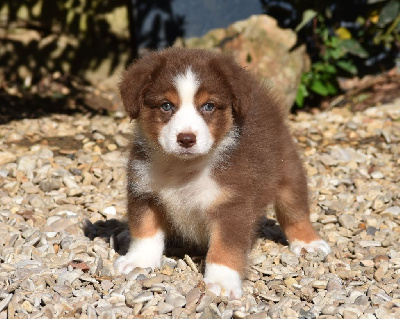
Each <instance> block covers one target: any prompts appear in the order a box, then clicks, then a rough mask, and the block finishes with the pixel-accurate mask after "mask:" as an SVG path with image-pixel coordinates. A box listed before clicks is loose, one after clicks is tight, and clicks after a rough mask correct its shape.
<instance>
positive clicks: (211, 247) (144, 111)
mask: <svg viewBox="0 0 400 319" xmlns="http://www.w3.org/2000/svg"><path fill="white" fill-rule="evenodd" d="M120 92H121V97H122V101H123V104H124V107H125V109H126V111H127V112H128V114H129V116H130V117H131V118H132V119H136V123H135V125H134V140H133V143H132V146H131V152H130V156H129V164H128V187H127V191H128V218H129V227H130V233H131V236H132V241H131V244H130V247H129V251H128V253H127V254H126V255H125V256H121V257H119V258H118V260H117V261H116V264H115V266H116V268H117V270H118V271H119V272H120V273H124V274H126V273H129V272H130V271H132V270H133V269H134V268H135V267H153V268H154V267H160V264H161V258H162V254H163V251H164V242H165V239H166V237H168V236H175V235H176V234H179V235H180V236H182V237H183V238H184V239H186V240H187V241H190V242H193V243H195V244H198V245H203V246H206V247H207V248H208V253H207V258H206V269H205V274H204V281H205V283H206V284H207V286H208V287H209V289H210V290H211V291H212V292H214V293H215V294H218V295H226V296H229V297H231V298H238V297H240V296H241V295H242V290H241V277H242V275H243V272H244V270H245V267H246V257H247V254H248V253H249V251H250V249H251V247H252V243H253V241H254V238H255V233H256V230H257V226H258V222H259V220H260V219H261V218H262V216H263V215H264V214H265V211H266V207H267V206H268V205H269V204H273V205H274V207H275V210H276V217H277V220H278V222H279V224H280V226H281V227H282V230H283V232H284V233H285V235H286V237H287V240H288V241H289V243H290V249H291V250H292V252H293V253H295V254H297V255H298V254H300V251H301V250H302V249H303V248H304V249H306V250H307V251H315V250H317V249H321V250H322V251H323V252H324V253H326V254H328V253H329V252H330V248H329V246H328V245H327V243H326V242H325V241H323V240H322V239H321V238H320V237H319V235H318V234H317V232H316V231H315V230H314V228H313V227H312V225H311V222H310V219H309V204H308V191H307V181H306V177H305V173H304V170H303V167H302V163H301V161H300V159H299V156H298V154H297V151H296V147H295V145H294V142H293V139H292V137H291V135H290V132H289V129H288V127H287V125H286V124H285V116H284V112H282V107H281V105H280V104H279V103H278V102H277V100H276V99H275V98H274V97H273V96H272V95H271V93H270V91H269V90H268V89H267V88H265V87H264V86H262V85H261V84H260V83H259V81H257V80H256V79H255V77H254V76H253V75H251V74H250V73H249V72H248V71H246V70H245V69H243V68H242V67H241V66H239V65H238V64H237V63H236V62H235V61H234V60H233V58H232V57H230V56H228V55H225V54H220V53H215V52H210V51H206V50H190V49H167V50H164V51H161V52H155V53H151V54H149V55H147V56H146V57H144V58H142V59H141V60H138V61H137V62H136V63H134V64H133V65H132V66H131V67H130V68H129V69H128V70H127V71H126V72H125V74H124V75H123V77H122V82H121V83H120Z"/></svg>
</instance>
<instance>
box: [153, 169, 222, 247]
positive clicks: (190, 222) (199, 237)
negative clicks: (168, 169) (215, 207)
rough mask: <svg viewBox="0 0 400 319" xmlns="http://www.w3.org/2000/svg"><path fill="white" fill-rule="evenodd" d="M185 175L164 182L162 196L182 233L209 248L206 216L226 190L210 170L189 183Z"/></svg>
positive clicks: (201, 173)
mask: <svg viewBox="0 0 400 319" xmlns="http://www.w3.org/2000/svg"><path fill="white" fill-rule="evenodd" d="M178 169H179V168H178ZM187 174H190V173H187ZM185 175H186V174H185V173H183V174H182V173H181V174H171V175H170V176H166V177H165V178H164V179H163V180H161V181H160V184H161V185H159V189H158V193H159V196H160V199H161V202H162V203H163V205H164V207H165V208H166V210H167V212H168V215H169V216H171V221H172V223H173V224H174V226H175V227H176V229H177V230H178V231H179V233H180V234H181V235H182V236H183V237H184V238H186V239H189V240H190V241H193V242H197V243H198V244H202V245H206V244H207V242H208V230H207V229H206V220H205V217H206V216H205V214H204V212H205V211H206V210H207V209H208V208H209V207H210V206H211V205H212V203H213V202H214V201H215V200H216V199H217V198H218V196H220V194H221V193H222V189H221V187H220V186H219V185H218V184H217V183H216V182H215V181H214V180H213V179H212V177H211V176H210V169H209V168H208V167H206V168H205V169H203V170H201V171H199V172H195V173H194V176H193V177H192V178H191V179H189V180H187V175H186V176H185ZM185 179H186V180H185Z"/></svg>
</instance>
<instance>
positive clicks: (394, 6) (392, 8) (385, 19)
mask: <svg viewBox="0 0 400 319" xmlns="http://www.w3.org/2000/svg"><path fill="white" fill-rule="evenodd" d="M399 14H400V0H391V1H389V2H388V3H386V4H385V6H384V7H383V8H382V10H381V14H380V15H379V20H378V26H380V27H384V26H385V25H386V24H388V23H390V22H392V21H393V20H394V19H396V18H397V16H398V15H399Z"/></svg>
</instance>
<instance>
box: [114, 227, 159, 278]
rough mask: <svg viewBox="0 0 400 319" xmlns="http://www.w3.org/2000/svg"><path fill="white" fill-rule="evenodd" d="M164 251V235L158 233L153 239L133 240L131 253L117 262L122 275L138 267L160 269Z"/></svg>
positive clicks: (116, 265)
mask: <svg viewBox="0 0 400 319" xmlns="http://www.w3.org/2000/svg"><path fill="white" fill-rule="evenodd" d="M163 251H164V233H163V232H162V231H158V232H157V234H155V235H154V236H153V237H147V238H133V239H132V242H131V245H130V247H129V251H128V252H127V253H126V255H125V256H121V257H119V258H118V259H117V261H116V262H115V265H114V266H115V268H116V269H117V271H118V272H119V273H121V274H128V273H129V272H131V271H132V270H133V269H135V268H136V267H141V268H147V267H151V268H160V266H161V258H162V254H163Z"/></svg>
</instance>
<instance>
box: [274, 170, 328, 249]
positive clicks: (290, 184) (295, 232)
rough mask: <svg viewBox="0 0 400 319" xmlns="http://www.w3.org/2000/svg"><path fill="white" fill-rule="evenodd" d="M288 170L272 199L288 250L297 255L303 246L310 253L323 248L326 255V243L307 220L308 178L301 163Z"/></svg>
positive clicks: (308, 219)
mask: <svg viewBox="0 0 400 319" xmlns="http://www.w3.org/2000/svg"><path fill="white" fill-rule="evenodd" d="M295 166H296V167H294V168H295V169H292V170H290V169H287V170H285V171H286V174H285V179H284V181H283V183H281V185H280V188H279V191H278V192H279V194H278V197H277V200H276V202H275V212H276V216H277V220H278V222H279V224H280V226H281V227H282V230H283V232H284V233H285V235H286V238H287V240H288V241H289V244H290V250H291V251H292V252H293V253H295V254H296V255H300V253H301V250H302V249H303V248H304V249H306V250H307V251H309V252H313V251H317V250H318V249H320V250H322V251H323V252H324V253H325V254H329V253H330V252H331V249H330V247H329V245H328V244H327V243H326V242H325V241H324V240H323V239H321V237H320V236H319V235H318V233H317V232H316V230H315V229H314V227H313V226H312V224H311V221H310V210H309V203H308V190H307V181H306V177H305V175H304V172H303V170H302V166H301V164H299V165H295Z"/></svg>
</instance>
